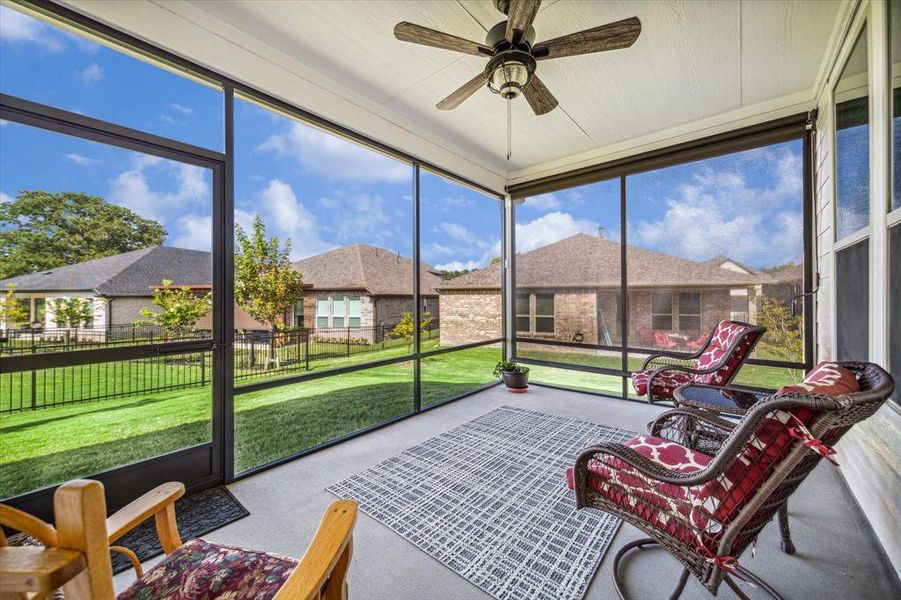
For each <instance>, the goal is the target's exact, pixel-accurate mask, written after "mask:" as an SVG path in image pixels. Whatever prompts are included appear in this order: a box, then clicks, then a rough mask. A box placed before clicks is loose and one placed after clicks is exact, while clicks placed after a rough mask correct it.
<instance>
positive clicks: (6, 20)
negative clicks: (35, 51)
mask: <svg viewBox="0 0 901 600" xmlns="http://www.w3.org/2000/svg"><path fill="white" fill-rule="evenodd" d="M0 40H2V41H4V42H9V43H12V44H36V45H38V46H41V47H42V48H44V49H46V50H50V51H52V52H58V51H60V50H62V49H63V44H62V41H61V40H60V37H59V36H58V35H56V33H55V32H54V30H53V29H52V28H51V27H50V26H48V25H47V24H45V23H42V22H41V21H39V20H37V19H35V18H32V17H29V16H28V15H25V14H22V13H20V12H19V11H17V10H13V9H11V8H7V7H5V6H0Z"/></svg>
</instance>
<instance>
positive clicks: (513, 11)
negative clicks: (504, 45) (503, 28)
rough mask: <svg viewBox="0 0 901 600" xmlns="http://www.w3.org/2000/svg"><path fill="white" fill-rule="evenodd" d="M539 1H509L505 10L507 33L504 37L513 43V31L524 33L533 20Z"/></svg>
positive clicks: (539, 4)
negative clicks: (508, 5)
mask: <svg viewBox="0 0 901 600" xmlns="http://www.w3.org/2000/svg"><path fill="white" fill-rule="evenodd" d="M540 6H541V0H510V7H509V9H508V10H507V32H506V34H505V35H504V37H506V38H507V41H508V42H510V43H513V31H514V30H518V31H525V30H526V29H528V28H529V26H530V25H531V24H532V21H534V20H535V15H537V14H538V8H539V7H540Z"/></svg>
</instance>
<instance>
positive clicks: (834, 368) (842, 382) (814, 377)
mask: <svg viewBox="0 0 901 600" xmlns="http://www.w3.org/2000/svg"><path fill="white" fill-rule="evenodd" d="M859 391H860V384H859V383H858V382H857V378H856V377H855V376H854V373H852V372H851V371H849V370H848V369H846V368H844V367H842V366H840V365H837V364H835V363H834V362H826V361H824V362H821V363H818V364H817V366H815V367H814V368H813V370H812V371H811V372H810V373H808V374H807V377H805V378H804V381H802V382H801V383H796V384H793V385H785V386H782V387H781V388H779V391H778V392H776V394H777V395H779V394H822V395H824V396H839V395H841V394H852V393H854V392H859Z"/></svg>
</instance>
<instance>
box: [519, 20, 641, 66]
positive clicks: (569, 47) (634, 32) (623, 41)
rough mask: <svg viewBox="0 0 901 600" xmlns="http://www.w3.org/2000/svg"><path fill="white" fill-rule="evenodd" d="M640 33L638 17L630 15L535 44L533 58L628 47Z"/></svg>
mask: <svg viewBox="0 0 901 600" xmlns="http://www.w3.org/2000/svg"><path fill="white" fill-rule="evenodd" d="M639 34H641V21H639V20H638V17H631V18H628V19H623V20H622V21H616V22H614V23H607V24H606V25H601V26H600V27H594V28H592V29H586V30H585V31H577V32H576V33H570V34H569V35H564V36H561V37H558V38H554V39H552V40H547V41H546V42H540V43H538V44H535V47H534V48H533V49H532V55H533V56H534V57H535V60H547V59H549V58H563V57H564V56H576V55H578V54H591V53H592V52H605V51H607V50H619V49H621V48H628V47H629V46H631V45H632V44H634V43H635V40H637V39H638V36H639Z"/></svg>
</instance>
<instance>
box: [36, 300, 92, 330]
mask: <svg viewBox="0 0 901 600" xmlns="http://www.w3.org/2000/svg"><path fill="white" fill-rule="evenodd" d="M47 304H48V305H49V306H50V309H51V310H52V311H53V321H54V322H55V323H56V324H57V325H58V326H59V327H74V328H78V327H81V326H82V325H87V324H88V322H90V320H91V319H93V318H94V311H93V306H92V303H91V301H90V300H87V299H86V298H51V299H50V300H48V301H47Z"/></svg>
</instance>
